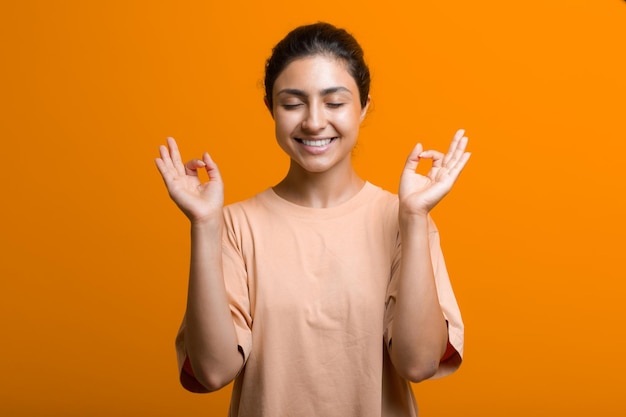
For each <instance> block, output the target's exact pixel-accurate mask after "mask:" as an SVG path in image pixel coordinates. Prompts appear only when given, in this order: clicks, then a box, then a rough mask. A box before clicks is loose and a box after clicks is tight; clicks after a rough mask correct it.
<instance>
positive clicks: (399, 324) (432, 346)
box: [390, 215, 447, 381]
mask: <svg viewBox="0 0 626 417" xmlns="http://www.w3.org/2000/svg"><path fill="white" fill-rule="evenodd" d="M428 221H429V220H428V216H427V215H404V216H403V215H401V216H400V234H401V240H402V253H401V260H400V271H399V274H400V276H399V281H398V293H397V297H396V306H395V314H394V321H393V329H392V335H393V341H392V346H391V350H390V355H391V359H392V361H393V363H394V366H395V367H396V370H397V371H398V372H399V373H400V374H401V375H402V376H403V377H405V378H407V379H409V380H411V381H419V380H422V379H425V378H428V377H430V376H432V375H433V374H434V373H435V371H436V370H437V367H438V365H439V360H440V358H441V356H442V355H443V354H444V352H445V349H446V345H447V328H446V322H445V319H444V316H443V312H442V311H441V307H440V305H439V300H438V297H437V288H436V285H435V277H434V271H433V266H432V261H431V256H430V244H429V238H428Z"/></svg>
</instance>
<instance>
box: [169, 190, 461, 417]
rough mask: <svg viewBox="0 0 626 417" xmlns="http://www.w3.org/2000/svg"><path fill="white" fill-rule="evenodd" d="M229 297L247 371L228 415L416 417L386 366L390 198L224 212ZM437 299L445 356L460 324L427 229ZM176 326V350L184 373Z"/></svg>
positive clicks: (188, 380)
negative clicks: (444, 335) (445, 340)
mask: <svg viewBox="0 0 626 417" xmlns="http://www.w3.org/2000/svg"><path fill="white" fill-rule="evenodd" d="M224 216H225V224H226V227H225V233H224V242H223V262H224V276H225V281H226V289H227V292H228V297H229V301H230V306H231V311H232V316H233V320H234V323H235V328H236V331H237V337H238V340H239V347H240V350H241V351H242V354H243V356H244V359H245V365H244V367H243V369H242V371H241V372H240V374H239V375H238V376H237V378H236V379H235V384H234V387H233V393H232V399H231V406H230V416H231V417H248V416H272V417H273V416H281V417H283V416H294V417H309V416H310V417H313V416H324V417H334V416H337V417H349V416H355V417H356V416H358V417H369V416H372V417H374V416H378V417H380V416H383V417H395V416H402V417H408V416H416V415H417V406H416V404H415V400H414V398H413V394H412V391H411V388H410V384H409V383H408V382H407V381H406V380H404V379H402V378H401V377H400V376H398V375H397V373H396V372H395V370H394V368H393V365H392V364H391V361H390V359H389V356H388V352H387V347H388V346H389V342H390V340H391V337H392V335H391V323H392V321H393V315H394V304H395V295H396V287H397V278H398V265H399V254H400V247H399V245H400V242H399V233H398V220H397V218H398V199H397V196H395V195H393V194H391V193H389V192H387V191H384V190H382V189H380V188H378V187H376V186H374V185H372V184H370V183H366V184H365V186H364V187H363V189H362V190H361V191H359V193H358V194H357V195H356V196H354V197H353V198H352V199H350V200H349V201H347V202H345V203H343V204H341V205H339V206H335V207H331V208H324V209H316V208H309V207H302V206H298V205H295V204H292V203H290V202H288V201H286V200H284V199H282V198H280V197H279V196H278V195H277V194H276V193H275V192H274V191H273V190H272V189H268V190H266V191H264V192H262V193H260V194H258V195H256V196H255V197H253V198H251V199H248V200H245V201H243V202H239V203H236V204H232V205H230V206H227V207H225V209H224ZM429 235H430V246H431V247H430V249H431V256H432V262H433V267H434V272H435V278H436V283H437V290H438V295H439V300H440V303H441V306H442V309H443V312H444V315H445V317H446V320H447V321H448V333H449V342H450V345H451V346H452V347H453V348H454V350H455V351H456V352H454V353H453V354H452V355H451V356H450V357H449V358H448V359H446V360H445V361H444V362H442V363H441V365H440V367H439V370H438V372H437V374H436V375H435V377H437V376H443V375H446V374H448V373H451V372H453V371H454V370H455V369H456V368H457V367H458V366H459V365H460V363H461V357H462V354H463V323H462V321H461V316H460V313H459V309H458V307H457V303H456V300H455V298H454V294H453V292H452V288H451V286H450V281H449V278H448V274H447V271H446V267H445V264H444V260H443V256H442V253H441V249H440V246H439V235H438V231H437V229H436V227H435V225H434V223H433V222H432V220H431V222H430V234H429ZM184 330H185V323H184V320H183V324H182V325H181V329H180V332H179V334H178V337H177V340H176V348H177V353H178V362H179V369H180V371H181V373H184V375H183V374H181V381H182V382H183V385H184V386H185V388H187V389H189V390H192V391H203V389H202V387H201V386H200V385H199V384H198V383H197V381H195V379H194V378H193V377H190V376H189V375H187V374H186V372H187V371H185V370H184V369H183V363H184V361H185V359H186V352H185V337H184Z"/></svg>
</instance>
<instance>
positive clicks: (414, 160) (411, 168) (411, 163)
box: [404, 143, 424, 173]
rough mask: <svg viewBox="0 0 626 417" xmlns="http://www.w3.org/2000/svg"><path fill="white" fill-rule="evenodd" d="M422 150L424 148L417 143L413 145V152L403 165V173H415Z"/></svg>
mask: <svg viewBox="0 0 626 417" xmlns="http://www.w3.org/2000/svg"><path fill="white" fill-rule="evenodd" d="M423 149H424V148H423V147H422V144H421V143H418V144H417V145H415V147H414V148H413V151H411V154H410V155H409V157H408V158H407V159H406V164H405V165H404V171H407V172H412V173H415V170H416V169H417V166H418V165H419V161H420V154H421V153H422V150H423Z"/></svg>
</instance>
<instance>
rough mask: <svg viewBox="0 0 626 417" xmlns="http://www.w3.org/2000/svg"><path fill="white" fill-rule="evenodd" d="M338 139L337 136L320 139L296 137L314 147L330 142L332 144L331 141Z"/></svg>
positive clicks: (304, 143)
mask: <svg viewBox="0 0 626 417" xmlns="http://www.w3.org/2000/svg"><path fill="white" fill-rule="evenodd" d="M335 139H337V137H333V138H328V139H319V140H307V139H298V138H296V140H297V141H298V142H299V143H301V144H303V145H306V146H313V147H322V146H326V145H328V144H330V142H332V141H333V140H335Z"/></svg>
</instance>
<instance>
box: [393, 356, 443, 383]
mask: <svg viewBox="0 0 626 417" xmlns="http://www.w3.org/2000/svg"><path fill="white" fill-rule="evenodd" d="M438 369H439V361H438V360H422V361H415V362H414V363H411V364H407V366H405V367H404V368H403V369H398V368H396V370H397V371H398V374H400V376H401V377H403V378H404V379H406V380H408V381H410V382H421V381H423V380H425V379H429V378H432V377H433V376H434V375H435V374H436V373H437V370H438Z"/></svg>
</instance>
